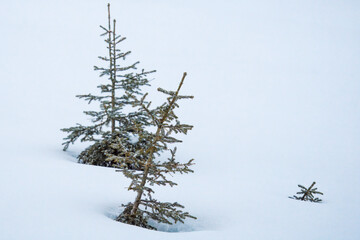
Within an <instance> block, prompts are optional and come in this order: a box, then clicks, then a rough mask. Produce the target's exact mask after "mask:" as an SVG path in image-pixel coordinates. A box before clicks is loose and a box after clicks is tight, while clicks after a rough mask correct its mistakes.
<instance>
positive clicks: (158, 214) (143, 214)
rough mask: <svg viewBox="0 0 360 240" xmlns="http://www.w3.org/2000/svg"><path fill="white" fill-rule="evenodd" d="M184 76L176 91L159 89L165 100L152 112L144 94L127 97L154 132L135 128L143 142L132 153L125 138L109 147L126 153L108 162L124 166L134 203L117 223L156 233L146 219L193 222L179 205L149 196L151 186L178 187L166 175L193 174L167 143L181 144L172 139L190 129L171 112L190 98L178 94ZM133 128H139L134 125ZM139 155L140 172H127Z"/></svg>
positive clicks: (118, 218) (109, 154)
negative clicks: (145, 116)
mask: <svg viewBox="0 0 360 240" xmlns="http://www.w3.org/2000/svg"><path fill="white" fill-rule="evenodd" d="M185 77H186V73H184V75H183V77H182V79H181V82H180V85H179V86H178V89H177V90H176V91H167V90H164V89H162V88H159V89H158V91H160V92H162V93H164V94H166V95H168V97H167V101H166V102H165V103H163V104H162V105H161V106H159V107H156V108H154V109H150V104H151V102H150V103H146V102H145V98H146V96H147V94H145V95H144V96H143V97H142V98H141V99H140V100H138V99H137V98H136V96H135V95H133V94H131V93H129V96H131V98H133V99H134V105H135V106H137V107H139V111H140V112H144V113H145V114H146V115H147V117H148V118H150V119H151V126H152V127H153V128H152V129H154V131H153V132H150V131H144V128H142V127H141V126H140V127H135V132H136V134H137V136H138V137H139V141H142V142H144V143H145V144H144V145H143V147H142V148H140V149H138V150H136V151H135V152H131V151H127V148H126V144H124V141H126V139H123V138H121V137H118V138H117V142H116V143H113V144H112V145H111V147H112V148H113V149H115V150H116V151H119V152H126V154H123V155H116V154H111V153H108V154H107V156H108V158H109V159H110V160H111V161H117V162H119V164H120V165H121V166H122V167H123V169H121V170H117V171H121V172H123V174H124V175H125V176H126V177H128V178H130V179H131V184H130V186H129V188H128V190H132V191H134V192H136V198H135V200H134V202H130V203H128V204H125V205H122V206H123V207H124V208H125V210H124V211H123V212H122V213H121V214H120V215H119V216H118V217H117V219H116V220H117V221H120V222H123V223H127V224H131V225H136V226H140V227H144V228H148V229H155V230H156V228H155V227H154V226H151V225H150V224H149V222H148V220H149V219H152V220H154V221H156V222H158V223H166V224H172V223H176V222H182V223H184V219H185V218H187V217H190V218H194V219H196V218H195V217H194V216H192V215H190V214H189V213H188V212H183V211H182V210H181V209H182V208H184V207H183V206H182V205H181V204H179V203H178V202H174V203H170V202H160V201H158V200H156V199H155V198H153V195H152V194H153V193H154V190H153V188H152V186H154V185H161V186H171V187H173V186H175V185H177V184H176V183H175V182H173V181H171V180H169V179H168V175H171V174H175V173H181V174H183V173H191V172H193V170H191V169H190V166H191V165H193V159H191V160H190V161H188V162H186V163H180V162H178V161H176V159H175V154H176V147H174V148H170V146H169V144H174V143H180V142H181V140H179V139H177V138H175V137H174V136H173V135H174V134H177V133H182V134H187V132H188V131H189V130H191V129H192V128H193V126H191V125H188V124H182V123H180V121H179V119H178V117H177V116H176V114H175V112H174V110H175V108H177V107H179V105H178V100H180V99H188V98H193V96H182V95H179V91H180V89H181V87H182V85H183V82H184V79H185ZM134 125H135V126H138V125H137V124H136V123H134ZM160 152H163V153H165V152H168V153H169V154H170V157H169V158H168V159H167V160H159V158H158V157H159V153H160ZM138 156H142V157H141V159H142V160H141V161H136V163H137V164H138V166H137V169H141V171H139V170H135V169H129V168H128V167H127V166H128V163H131V162H134V161H135V160H136V159H137V157H138Z"/></svg>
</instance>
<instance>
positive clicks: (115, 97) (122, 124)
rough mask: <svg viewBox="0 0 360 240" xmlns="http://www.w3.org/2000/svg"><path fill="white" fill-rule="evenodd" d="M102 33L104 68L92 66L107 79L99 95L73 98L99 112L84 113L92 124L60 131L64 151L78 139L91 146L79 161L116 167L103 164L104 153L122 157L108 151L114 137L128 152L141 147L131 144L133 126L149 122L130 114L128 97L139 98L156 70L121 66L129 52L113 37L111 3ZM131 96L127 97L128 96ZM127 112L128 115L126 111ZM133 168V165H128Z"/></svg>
mask: <svg viewBox="0 0 360 240" xmlns="http://www.w3.org/2000/svg"><path fill="white" fill-rule="evenodd" d="M100 27H101V29H102V30H103V31H104V32H103V34H101V36H103V37H105V43H106V47H107V55H106V56H103V57H102V56H101V57H99V58H100V59H101V60H102V61H103V62H105V63H106V65H107V66H106V67H98V66H95V67H94V70H95V71H99V72H100V77H103V76H106V77H107V82H106V83H104V84H100V85H99V86H98V88H99V89H100V94H99V95H93V94H91V93H89V94H83V95H77V96H76V97H78V98H80V99H84V100H85V101H87V102H88V103H89V104H90V103H92V102H98V104H99V110H98V111H84V113H85V114H86V115H87V116H89V117H90V118H91V119H92V123H93V124H92V125H89V126H84V125H81V124H77V125H76V126H74V127H70V128H63V129H61V131H63V132H65V133H67V134H68V136H67V137H65V138H64V140H65V141H64V143H63V145H64V151H66V150H67V149H68V147H69V145H70V144H73V143H74V142H75V141H77V140H78V139H80V141H81V142H92V143H93V144H92V145H91V146H90V147H88V148H87V149H85V150H84V151H83V152H82V153H81V154H80V155H79V157H78V158H79V161H80V162H83V163H88V164H94V165H101V166H112V167H119V166H117V164H116V163H115V162H111V161H109V160H108V161H105V160H106V155H105V152H107V151H110V153H113V154H117V155H121V153H120V152H118V150H114V149H111V147H110V145H111V144H112V143H114V141H115V139H116V138H121V139H122V141H123V147H124V148H125V149H126V150H127V151H130V150H131V149H132V150H134V149H137V148H139V147H141V142H136V143H134V142H133V141H132V137H133V135H132V132H134V129H133V128H134V126H135V125H136V126H137V128H144V127H146V126H148V125H149V119H148V117H147V116H145V115H144V114H143V112H137V111H132V112H131V110H130V111H129V110H128V109H131V106H132V105H133V103H134V101H133V99H132V98H130V96H142V95H143V94H142V93H141V87H143V86H146V85H149V81H148V79H147V75H148V74H151V73H153V72H155V71H145V70H144V69H143V70H141V71H137V72H135V70H136V69H137V65H138V64H139V62H135V63H132V64H130V65H123V64H122V62H123V61H124V60H125V59H126V57H127V56H128V55H129V54H130V53H131V52H130V51H125V52H124V51H121V50H120V49H119V47H118V46H119V45H120V43H121V42H122V41H124V40H125V37H122V36H120V35H117V34H116V31H115V30H116V20H115V19H114V20H111V17H110V4H108V26H107V27H104V26H100ZM129 94H130V95H129ZM125 109H126V110H127V112H126V111H125ZM131 165H134V164H131Z"/></svg>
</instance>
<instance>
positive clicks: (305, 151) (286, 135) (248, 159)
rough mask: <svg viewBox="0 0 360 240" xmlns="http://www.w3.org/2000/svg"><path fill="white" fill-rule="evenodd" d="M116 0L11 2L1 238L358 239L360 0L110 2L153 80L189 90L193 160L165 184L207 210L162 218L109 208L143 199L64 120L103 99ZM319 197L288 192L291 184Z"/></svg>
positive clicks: (183, 150) (168, 192)
mask: <svg viewBox="0 0 360 240" xmlns="http://www.w3.org/2000/svg"><path fill="white" fill-rule="evenodd" d="M106 4H107V2H106V1H84V0H79V1H68V0H64V1H35V0H33V1H20V0H14V1H2V3H1V8H0V27H1V28H0V29H1V38H0V43H1V44H0V46H1V47H0V48H1V55H0V69H1V71H0V81H1V86H2V87H1V90H0V91H1V92H0V109H1V117H0V126H1V142H0V151H1V165H0V239H4V240H22V239H27V240H29V239H34V240H49V239H51V240H64V239H67V240H69V239H86V240H100V239H101V240H112V239H114V240H115V239H116V240H118V239H148V240H152V239H186V240H192V239H210V240H212V239H246V240H251V239H254V240H281V239H284V240H288V239H293V240H296V239H299V240H303V239H306V240H319V239H326V240H331V239H334V240H339V239H344V240H358V239H360V228H359V226H360V208H359V206H360V191H359V186H360V161H359V156H360V149H359V146H360V124H359V123H360V111H359V110H360V104H359V103H360V102H359V100H360V94H359V92H360V81H359V79H360V68H359V66H360V61H359V60H360V44H359V43H360V31H359V26H360V15H359V14H358V13H359V10H360V2H358V1H350V0H346V1H334V0H329V1H310V0H301V1H300V0H294V1H280V0H279V1H275V0H267V1H265V0H264V1H258V0H254V1H235V0H234V1H232V0H229V1H219V0H214V1H203V0H198V1H180V0H173V1H164V0H158V1H155V0H154V1H144V0H136V1H130V0H123V1H113V2H112V16H113V17H115V18H116V19H117V25H118V32H119V33H121V34H122V35H124V36H126V37H127V40H126V41H125V42H124V44H123V49H124V50H131V51H132V55H131V57H129V58H128V61H129V63H130V62H131V61H135V60H140V61H141V66H140V67H141V68H142V67H143V68H145V69H148V70H151V69H156V70H157V73H156V74H154V75H153V80H152V81H151V84H152V87H151V88H148V89H146V91H149V92H150V97H151V98H152V99H154V104H156V103H159V102H160V101H162V100H163V98H162V96H161V95H160V94H157V93H156V92H155V90H154V89H156V88H157V87H159V86H161V87H163V88H165V89H169V90H173V89H174V88H175V87H176V86H177V84H178V82H179V80H180V78H181V76H182V73H183V72H184V71H187V73H188V77H187V78H186V81H185V84H184V87H183V89H182V92H183V93H184V94H193V95H195V99H194V100H192V101H187V100H184V101H183V104H182V105H181V107H180V109H179V110H178V113H179V116H180V119H181V120H182V121H183V122H186V123H190V124H193V125H194V130H193V131H192V132H190V133H189V134H188V135H187V136H181V139H183V141H184V142H183V144H180V145H179V146H178V152H177V153H178V154H177V159H178V160H182V161H186V160H189V159H191V158H195V161H196V166H195V167H194V170H195V173H194V174H189V175H179V176H175V177H174V181H176V182H178V184H179V185H178V186H177V187H174V188H164V187H159V188H156V194H155V196H156V198H157V199H159V200H162V201H178V202H180V203H182V204H184V205H185V207H186V210H187V211H189V212H190V213H191V214H193V215H195V216H197V217H198V220H191V221H187V222H186V223H185V224H184V225H176V226H171V227H169V228H166V227H165V226H160V228H159V229H160V230H162V231H149V230H146V229H142V228H138V227H134V226H130V225H126V224H122V223H119V222H116V221H114V220H113V218H114V216H116V214H118V213H119V212H120V211H121V208H120V205H121V204H122V203H127V202H129V201H132V200H133V199H134V198H135V195H134V193H133V192H128V191H127V190H126V187H127V186H128V184H129V180H128V179H126V178H125V177H124V176H123V175H122V174H121V173H117V172H115V170H114V169H111V168H102V167H95V166H88V165H81V164H78V163H77V162H76V155H77V154H78V153H79V152H80V151H81V150H82V149H83V148H84V145H83V144H76V145H73V146H70V148H69V151H67V152H63V151H62V146H61V143H62V138H63V137H65V134H63V133H62V132H60V130H59V129H60V128H64V127H70V126H73V125H74V124H75V123H77V122H79V123H84V124H85V123H88V122H87V119H86V117H85V116H84V115H83V113H82V111H83V110H85V109H96V105H93V104H92V105H90V106H89V105H87V104H86V103H85V102H83V101H81V100H78V99H76V98H75V95H76V94H86V93H89V92H93V93H96V90H97V89H96V86H97V85H98V84H99V83H100V79H99V78H98V73H96V72H94V71H93V65H98V64H99V63H100V61H99V60H98V58H97V56H99V55H105V54H106V48H105V45H104V43H103V39H102V38H100V37H99V35H100V34H101V33H102V32H101V29H100V28H99V27H98V26H99V25H100V24H102V25H106V17H107V15H106ZM313 181H316V182H317V184H316V186H317V187H318V189H319V190H320V191H322V192H323V193H324V196H323V197H322V199H323V203H319V204H316V203H309V202H301V201H296V200H291V199H289V198H288V196H292V195H293V194H295V193H296V192H297V191H298V187H297V184H302V185H305V186H309V185H310V184H311V183H312V182H313Z"/></svg>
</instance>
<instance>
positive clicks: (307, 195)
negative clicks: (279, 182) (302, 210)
mask: <svg viewBox="0 0 360 240" xmlns="http://www.w3.org/2000/svg"><path fill="white" fill-rule="evenodd" d="M315 184H316V182H313V183H312V184H311V186H310V187H309V188H306V187H304V186H302V185H298V186H299V188H300V192H297V193H296V194H299V195H300V196H296V195H294V196H292V197H289V198H291V199H296V200H301V201H310V202H321V201H322V200H321V199H320V198H317V197H314V195H315V194H320V195H324V194H323V193H322V192H319V191H316V190H317V188H313V187H314V185H315Z"/></svg>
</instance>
